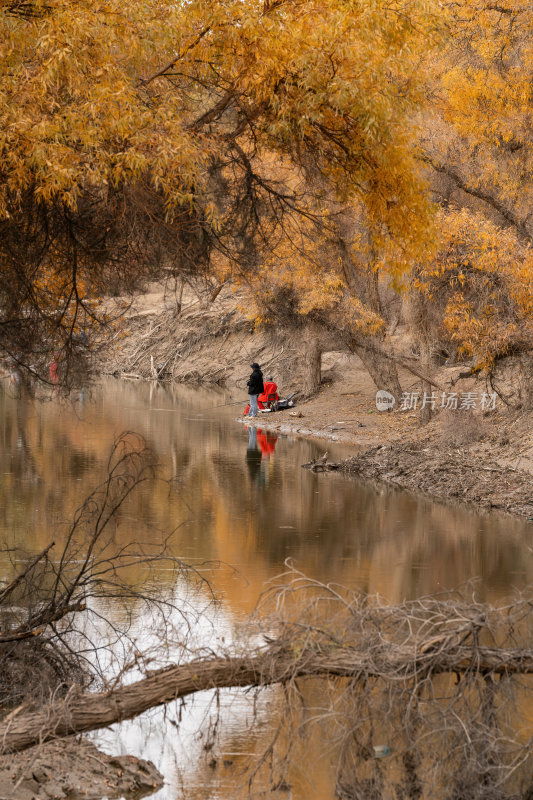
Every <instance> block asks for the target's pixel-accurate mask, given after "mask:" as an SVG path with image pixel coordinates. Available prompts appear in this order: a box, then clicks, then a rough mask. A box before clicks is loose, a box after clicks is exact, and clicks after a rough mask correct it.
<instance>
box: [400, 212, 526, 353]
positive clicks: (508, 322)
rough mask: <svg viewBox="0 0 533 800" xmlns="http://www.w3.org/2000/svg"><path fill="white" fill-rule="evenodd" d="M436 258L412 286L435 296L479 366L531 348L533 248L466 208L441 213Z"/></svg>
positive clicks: (445, 322) (453, 332)
mask: <svg viewBox="0 0 533 800" xmlns="http://www.w3.org/2000/svg"><path fill="white" fill-rule="evenodd" d="M438 224H439V225H440V229H441V238H440V248H439V252H438V254H437V256H436V258H435V259H434V260H433V261H430V262H428V263H426V264H425V265H424V266H423V267H421V268H420V269H419V270H418V272H417V277H416V280H415V281H414V282H413V286H414V288H416V289H417V290H418V291H421V292H423V293H425V294H426V295H427V296H433V297H434V298H436V300H435V302H437V303H439V304H440V305H441V307H442V311H443V325H444V328H445V329H446V331H447V332H448V334H449V335H450V336H451V338H452V339H453V340H454V341H455V342H457V343H458V345H459V349H460V352H462V353H464V354H466V355H468V356H471V357H474V359H475V363H476V366H477V368H479V369H482V368H490V367H491V366H492V365H493V363H494V361H495V359H496V358H497V357H499V356H503V355H507V354H509V353H512V352H514V351H516V350H520V349H527V348H529V347H531V346H533V251H532V250H531V248H529V247H527V246H525V245H524V244H522V243H521V242H520V240H519V239H518V238H517V235H516V233H515V232H514V231H513V230H511V229H508V230H502V229H501V228H499V227H498V226H496V225H494V224H493V223H491V222H489V221H488V220H486V219H485V218H484V217H482V216H481V215H480V214H475V213H472V212H470V211H467V210H466V209H463V210H461V211H451V212H441V213H440V214H439V217H438Z"/></svg>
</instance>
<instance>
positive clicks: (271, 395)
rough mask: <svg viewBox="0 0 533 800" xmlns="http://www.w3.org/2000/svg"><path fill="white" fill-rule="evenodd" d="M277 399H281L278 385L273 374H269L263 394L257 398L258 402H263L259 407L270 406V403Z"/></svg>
mask: <svg viewBox="0 0 533 800" xmlns="http://www.w3.org/2000/svg"><path fill="white" fill-rule="evenodd" d="M276 400H279V394H278V387H277V386H276V384H275V383H274V381H273V379H272V375H268V376H267V379H266V381H265V383H264V391H263V394H260V395H259V397H258V398H257V404H258V405H259V404H261V405H259V408H270V404H271V403H275V402H276Z"/></svg>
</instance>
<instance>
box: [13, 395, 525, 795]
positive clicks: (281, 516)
mask: <svg viewBox="0 0 533 800" xmlns="http://www.w3.org/2000/svg"><path fill="white" fill-rule="evenodd" d="M228 399H231V398H227V397H226V395H225V394H224V393H221V392H211V391H206V390H204V389H198V390H195V389H191V388H186V387H179V386H166V385H156V384H148V383H141V384H139V383H134V382H126V381H122V382H120V381H115V380H108V381H104V382H102V384H101V385H99V386H97V387H95V388H94V389H92V390H91V391H90V392H88V391H86V392H83V393H79V394H77V395H76V396H75V397H74V398H73V399H72V400H71V401H69V402H65V401H60V400H59V399H58V398H55V399H50V400H49V401H47V402H32V401H29V400H23V399H21V398H17V397H15V396H12V394H10V392H9V391H7V390H5V391H4V392H3V394H2V396H1V397H0V405H1V421H0V442H1V450H0V471H1V473H2V480H1V482H0V538H1V540H2V541H3V542H4V543H6V544H7V545H9V546H10V547H14V546H22V547H24V548H25V549H26V550H28V551H31V552H35V551H39V550H40V549H42V548H43V547H45V546H46V544H48V542H49V541H51V540H52V539H55V540H56V541H61V537H62V536H63V535H64V534H65V532H66V530H67V528H68V523H69V521H70V520H71V519H72V515H73V513H74V511H75V509H76V508H77V507H78V506H79V505H80V503H81V502H82V500H83V499H84V497H85V496H86V495H87V494H88V493H89V492H90V491H91V490H92V489H93V488H94V487H95V486H96V485H98V484H99V483H100V482H101V481H102V480H103V479H104V478H105V476H106V467H107V462H108V458H109V454H110V450H111V447H112V444H113V442H114V441H115V440H116V439H117V438H118V436H120V435H121V434H122V433H123V432H124V431H126V430H130V431H135V432H137V433H139V434H141V435H142V436H143V437H144V439H145V441H146V443H147V445H148V446H149V447H150V448H151V449H152V451H153V453H154V454H155V458H156V460H157V462H158V464H159V471H158V479H157V480H154V481H150V482H148V483H146V484H144V485H143V486H142V487H140V489H139V490H138V492H137V493H136V494H135V496H134V497H132V498H131V499H130V500H129V501H128V503H127V504H125V506H124V507H123V508H122V509H121V511H120V514H119V517H118V524H117V528H116V533H115V536H116V540H117V542H118V543H119V544H126V543H128V542H130V541H132V540H137V541H141V542H144V543H146V544H147V545H149V544H150V543H155V542H156V541H160V539H161V537H162V536H167V535H168V534H170V533H171V532H172V537H171V548H172V552H173V553H175V554H176V555H179V556H180V557H181V558H183V559H184V561H186V562H188V563H189V564H191V565H193V566H195V567H197V568H198V569H200V570H201V571H202V573H203V574H204V575H205V576H206V577H207V578H208V579H209V581H210V583H211V586H212V589H213V591H214V593H215V594H216V595H217V597H219V598H220V599H221V605H220V607H218V609H217V610H216V611H215V610H214V609H213V608H212V607H211V606H210V605H209V600H210V598H209V593H208V592H207V591H205V592H203V593H202V591H200V592H199V593H198V594H197V595H194V596H191V595H190V594H189V593H188V590H187V587H186V586H185V584H184V582H183V579H181V580H177V579H176V578H175V576H174V575H173V574H172V573H171V572H170V571H168V570H166V571H165V570H164V569H163V568H162V570H161V574H160V576H159V580H160V581H161V582H162V583H165V582H166V584H168V586H167V588H168V592H169V596H172V597H173V598H174V600H175V601H176V602H177V603H179V602H181V601H182V598H185V596H187V602H188V603H189V604H190V608H191V609H192V610H193V611H197V612H198V613H200V612H201V617H200V618H199V619H198V618H196V617H195V626H196V627H195V633H194V635H195V637H196V641H197V643H199V644H202V645H206V646H207V645H209V646H211V647H213V648H215V649H216V647H217V646H218V645H220V646H226V645H227V644H228V643H230V642H231V641H233V640H234V639H235V638H236V637H237V636H238V630H239V625H241V624H242V623H243V621H244V620H245V619H246V618H247V615H248V614H249V613H250V612H251V611H252V610H253V609H254V607H255V605H256V602H257V599H258V597H259V595H260V594H261V592H262V591H263V589H264V586H265V584H266V583H267V582H268V581H269V580H270V579H272V578H273V576H275V575H277V574H279V573H280V572H281V571H282V570H283V569H284V563H285V562H286V560H287V559H290V560H291V562H292V563H293V564H294V565H295V566H296V567H297V568H298V569H299V570H302V571H303V572H305V573H306V574H308V575H310V576H312V577H314V578H317V579H319V580H321V581H335V582H338V583H341V584H343V585H347V586H350V587H351V588H353V589H356V590H359V591H361V592H370V593H379V594H380V595H381V596H383V597H384V598H386V599H387V600H388V601H390V602H399V601H402V600H404V599H409V598H415V597H419V596H421V595H424V594H429V593H434V592H437V591H441V590H444V589H449V588H455V587H459V586H462V585H463V584H464V583H465V582H466V581H469V580H471V579H476V589H475V591H476V594H477V597H478V598H479V599H481V600H483V599H487V600H500V599H502V598H504V597H506V596H508V595H509V594H511V593H512V592H513V590H515V589H520V588H522V587H524V586H525V585H527V584H529V583H531V582H532V579H533V567H532V563H531V559H530V553H531V534H532V527H533V526H531V524H527V523H525V522H522V521H519V520H514V519H511V518H508V517H505V516H503V515H502V516H500V515H483V516H481V515H478V514H475V513H473V512H470V511H468V510H467V509H465V508H463V507H458V506H451V505H444V504H440V503H434V502H432V501H431V500H423V499H420V498H415V497H414V496H412V495H409V494H407V493H405V492H403V491H401V490H394V489H390V488H387V487H385V486H376V485H373V484H371V483H366V482H362V481H357V480H354V479H352V478H347V477H345V476H343V475H340V474H336V473H326V474H314V473H312V472H309V471H307V470H303V469H302V468H301V464H303V463H305V462H307V461H309V460H311V459H312V458H316V457H317V456H319V455H321V454H322V453H323V452H324V449H325V445H324V444H323V443H320V442H315V441H305V440H301V439H298V438H293V437H283V436H276V435H275V434H271V433H269V432H266V431H261V430H259V431H257V432H256V431H255V430H252V429H250V430H248V429H247V428H246V426H245V425H243V424H239V423H237V422H236V416H237V414H238V412H239V410H240V407H235V406H223V405H221V404H223V403H224V402H227V401H228ZM280 419H281V416H280ZM327 449H328V452H329V457H330V458H331V459H333V460H335V459H340V458H342V457H344V456H347V455H349V454H350V451H349V450H348V449H347V448H345V447H343V446H340V445H333V444H331V443H328V444H327ZM0 567H1V569H2V572H3V575H1V576H0V577H4V575H7V574H8V572H9V569H10V567H9V564H8V562H7V561H4V562H3V563H2V564H1V565H0ZM131 580H132V581H133V582H135V581H139V582H142V580H143V573H142V571H138V572H135V571H133V572H132V574H131ZM183 602H184V600H183ZM101 610H102V611H103V612H104V613H105V614H106V615H108V616H111V617H113V615H117V619H118V618H119V616H120V614H121V613H122V611H121V609H120V607H119V604H117V606H116V608H114V607H113V606H112V605H111V606H110V605H109V604H108V605H107V606H106V608H104V609H101ZM152 624H153V622H152V621H151V620H150V619H149V618H148V617H145V616H143V612H142V611H139V615H138V617H137V618H136V620H135V633H136V635H137V637H138V640H139V644H140V646H142V643H143V641H145V642H148V641H149V640H150V637H151V635H152V631H151V627H150V626H151V625H152ZM217 702H218V703H220V704H221V705H222V708H223V713H222V716H221V722H220V730H219V731H218V734H219V739H218V740H217V744H216V752H215V751H214V750H213V749H212V748H211V740H210V738H209V726H210V725H211V726H212V725H214V724H215V723H214V722H213V721H214V720H216V718H217V707H216V705H217ZM279 702H280V697H279V692H278V691H277V690H275V689H272V690H268V691H267V692H265V693H263V694H262V695H261V696H260V698H259V700H257V701H256V700H255V699H254V697H253V696H252V695H247V694H245V693H243V692H237V691H235V692H229V691H227V692H223V693H221V694H220V696H219V697H218V699H217V698H214V696H213V693H203V694H202V695H199V696H198V697H196V698H195V699H194V700H193V701H190V702H188V703H187V705H186V707H185V708H184V709H180V708H175V707H174V706H169V707H168V708H167V709H166V711H165V712H164V711H161V710H156V711H152V712H150V713H149V714H146V715H143V717H142V718H140V719H138V720H135V721H133V722H130V723H124V724H122V725H120V726H115V727H114V728H113V729H111V730H110V731H105V732H102V733H98V734H96V735H95V740H96V742H97V743H98V744H99V745H100V746H103V747H104V748H105V749H107V750H109V751H110V752H124V753H127V752H129V753H133V754H136V755H140V756H142V757H145V758H150V759H151V760H153V761H154V762H155V763H156V765H157V766H158V767H159V768H160V769H162V770H163V772H164V774H165V777H166V779H167V781H168V785H167V786H166V787H165V788H164V789H163V790H161V792H158V794H157V795H156V797H157V798H158V800H170V798H177V797H198V798H204V797H205V798H207V797H210V798H223V797H224V798H226V797H231V796H233V793H234V792H235V791H236V786H238V784H239V780H240V779H239V777H238V776H239V775H240V768H241V766H242V765H243V764H244V763H245V762H246V760H247V758H248V755H247V754H248V753H251V752H255V751H256V750H258V749H259V748H260V746H261V742H263V741H264V737H265V736H266V735H267V732H268V730H269V729H270V728H271V726H272V725H273V724H275V719H276V713H277V707H278V704H279ZM202 721H203V732H202V730H200V731H199V728H201V723H202ZM252 722H255V724H254V725H253V726H252ZM208 741H209V745H207V744H206V743H207V742H208ZM317 748H318V749H319V750H321V749H322V748H321V747H320V743H317ZM215 756H216V757H215ZM213 762H215V763H213ZM333 762H334V754H333V753H327V754H326V755H325V756H324V759H323V762H322V766H321V767H320V769H318V771H317V773H316V774H315V775H314V777H313V778H312V779H311V778H310V777H309V774H308V771H307V770H306V769H305V768H303V767H302V766H300V767H298V765H297V764H295V765H293V767H292V770H293V772H292V775H291V785H292V787H293V793H292V796H293V797H294V798H297V797H298V798H304V797H305V798H310V800H313V799H314V798H316V800H318V798H327V797H330V796H332V772H331V771H332V764H333ZM279 796H287V794H286V793H285V794H283V792H282V791H281V790H280V795H279Z"/></svg>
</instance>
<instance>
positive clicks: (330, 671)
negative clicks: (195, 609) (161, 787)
mask: <svg viewBox="0 0 533 800" xmlns="http://www.w3.org/2000/svg"><path fill="white" fill-rule="evenodd" d="M454 640H455V636H454V635H453V634H447V635H446V636H442V637H440V639H439V640H438V641H437V640H435V639H434V638H432V639H430V640H428V641H426V642H425V643H422V644H420V645H418V646H416V647H410V648H401V647H398V646H395V645H392V644H391V646H390V647H389V648H385V647H384V648H383V649H382V651H381V652H380V666H379V670H378V669H377V667H376V665H375V660H376V654H375V653H371V652H358V651H356V650H353V649H352V648H349V647H347V648H345V650H344V651H341V652H338V651H337V650H336V651H335V652H333V651H331V652H326V653H320V652H316V650H314V649H313V648H308V649H304V650H303V651H302V652H301V653H300V655H299V656H297V657H296V656H295V655H294V653H293V651H292V650H291V649H284V648H281V649H280V648H279V647H276V645H273V646H272V647H271V648H269V649H268V650H267V651H265V652H259V653H255V654H252V655H250V656H246V657H232V658H220V657H219V658H217V657H214V658H207V659H200V660H197V661H192V662H190V663H188V664H182V665H175V666H172V667H169V668H166V669H163V670H158V671H157V672H154V673H152V674H151V675H149V676H148V677H146V678H143V679H142V680H139V681H137V682H136V683H132V684H129V685H127V686H122V687H120V688H119V689H115V690H113V691H109V692H101V693H89V692H84V693H76V692H75V691H73V692H72V693H71V694H69V695H67V697H66V698H65V699H63V700H60V701H56V702H53V703H51V704H48V705H46V706H44V707H42V708H39V709H38V710H36V711H24V710H23V708H22V707H21V708H20V709H19V710H18V711H17V713H12V714H10V715H9V718H8V719H7V720H5V721H4V722H3V724H2V725H1V726H0V752H15V751H19V750H25V749H26V748H28V747H31V746H32V745H34V744H37V743H38V742H46V741H48V740H50V739H52V738H56V737H64V736H71V735H72V734H77V733H87V732H88V731H93V730H97V729H98V728H103V727H106V726H108V725H113V724H114V723H116V722H121V721H123V720H126V719H132V718H133V717H136V716H138V715H139V714H142V713H143V712H144V711H147V710H148V709H150V708H154V707H156V706H160V705H163V704H166V703H169V702H171V701H173V700H177V699H179V698H183V697H186V696H187V695H190V694H193V693H195V692H202V691H206V690H209V689H220V688H229V687H250V686H267V685H270V684H274V683H285V682H287V681H289V680H292V679H294V678H299V677H305V676H307V677H324V676H329V677H343V678H351V679H355V680H357V681H359V682H361V684H363V683H364V682H365V681H366V680H368V678H372V677H373V678H379V677H383V674H384V673H387V674H395V675H396V676H397V679H398V680H402V681H409V680H411V679H414V678H416V679H417V680H420V679H421V677H424V674H425V673H426V672H427V670H430V672H431V674H432V675H434V674H439V673H452V674H453V673H455V674H461V673H465V672H470V673H472V672H475V673H479V674H481V675H483V676H486V675H488V674H490V675H508V674H521V675H530V674H533V650H531V649H529V650H523V649H520V648H514V649H509V650H504V649H499V648H494V647H474V646H472V645H460V644H459V645H457V644H454ZM446 643H448V646H449V647H448V649H446V647H445V646H444V647H443V645H446ZM436 650H438V652H439V659H438V662H437V663H435V651H436Z"/></svg>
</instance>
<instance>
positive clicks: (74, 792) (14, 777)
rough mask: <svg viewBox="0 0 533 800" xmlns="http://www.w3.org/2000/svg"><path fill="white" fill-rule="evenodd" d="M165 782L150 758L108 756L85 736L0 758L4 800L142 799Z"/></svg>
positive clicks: (1, 797) (0, 799)
mask: <svg viewBox="0 0 533 800" xmlns="http://www.w3.org/2000/svg"><path fill="white" fill-rule="evenodd" d="M162 785H163V778H162V776H161V775H160V774H159V772H158V771H157V770H156V768H155V767H154V765H153V764H152V763H150V762H149V761H144V760H143V759H139V758H135V757H134V756H108V755H106V754H105V753H102V752H101V751H100V750H98V749H97V748H96V747H94V745H92V744H91V743H90V742H87V741H84V740H82V741H79V740H77V739H69V740H62V741H58V742H50V743H48V744H44V745H38V746H36V747H32V748H30V749H29V750H26V751H24V752H23V753H17V754H14V755H7V756H2V757H1V758H0V800H64V799H65V798H67V797H68V798H70V800H82V798H83V800H101V798H109V800H112V798H123V797H124V796H125V795H128V796H130V797H131V796H135V797H136V798H140V797H144V796H145V795H147V794H153V792H154V791H155V790H156V789H158V788H160V787H161V786H162Z"/></svg>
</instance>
